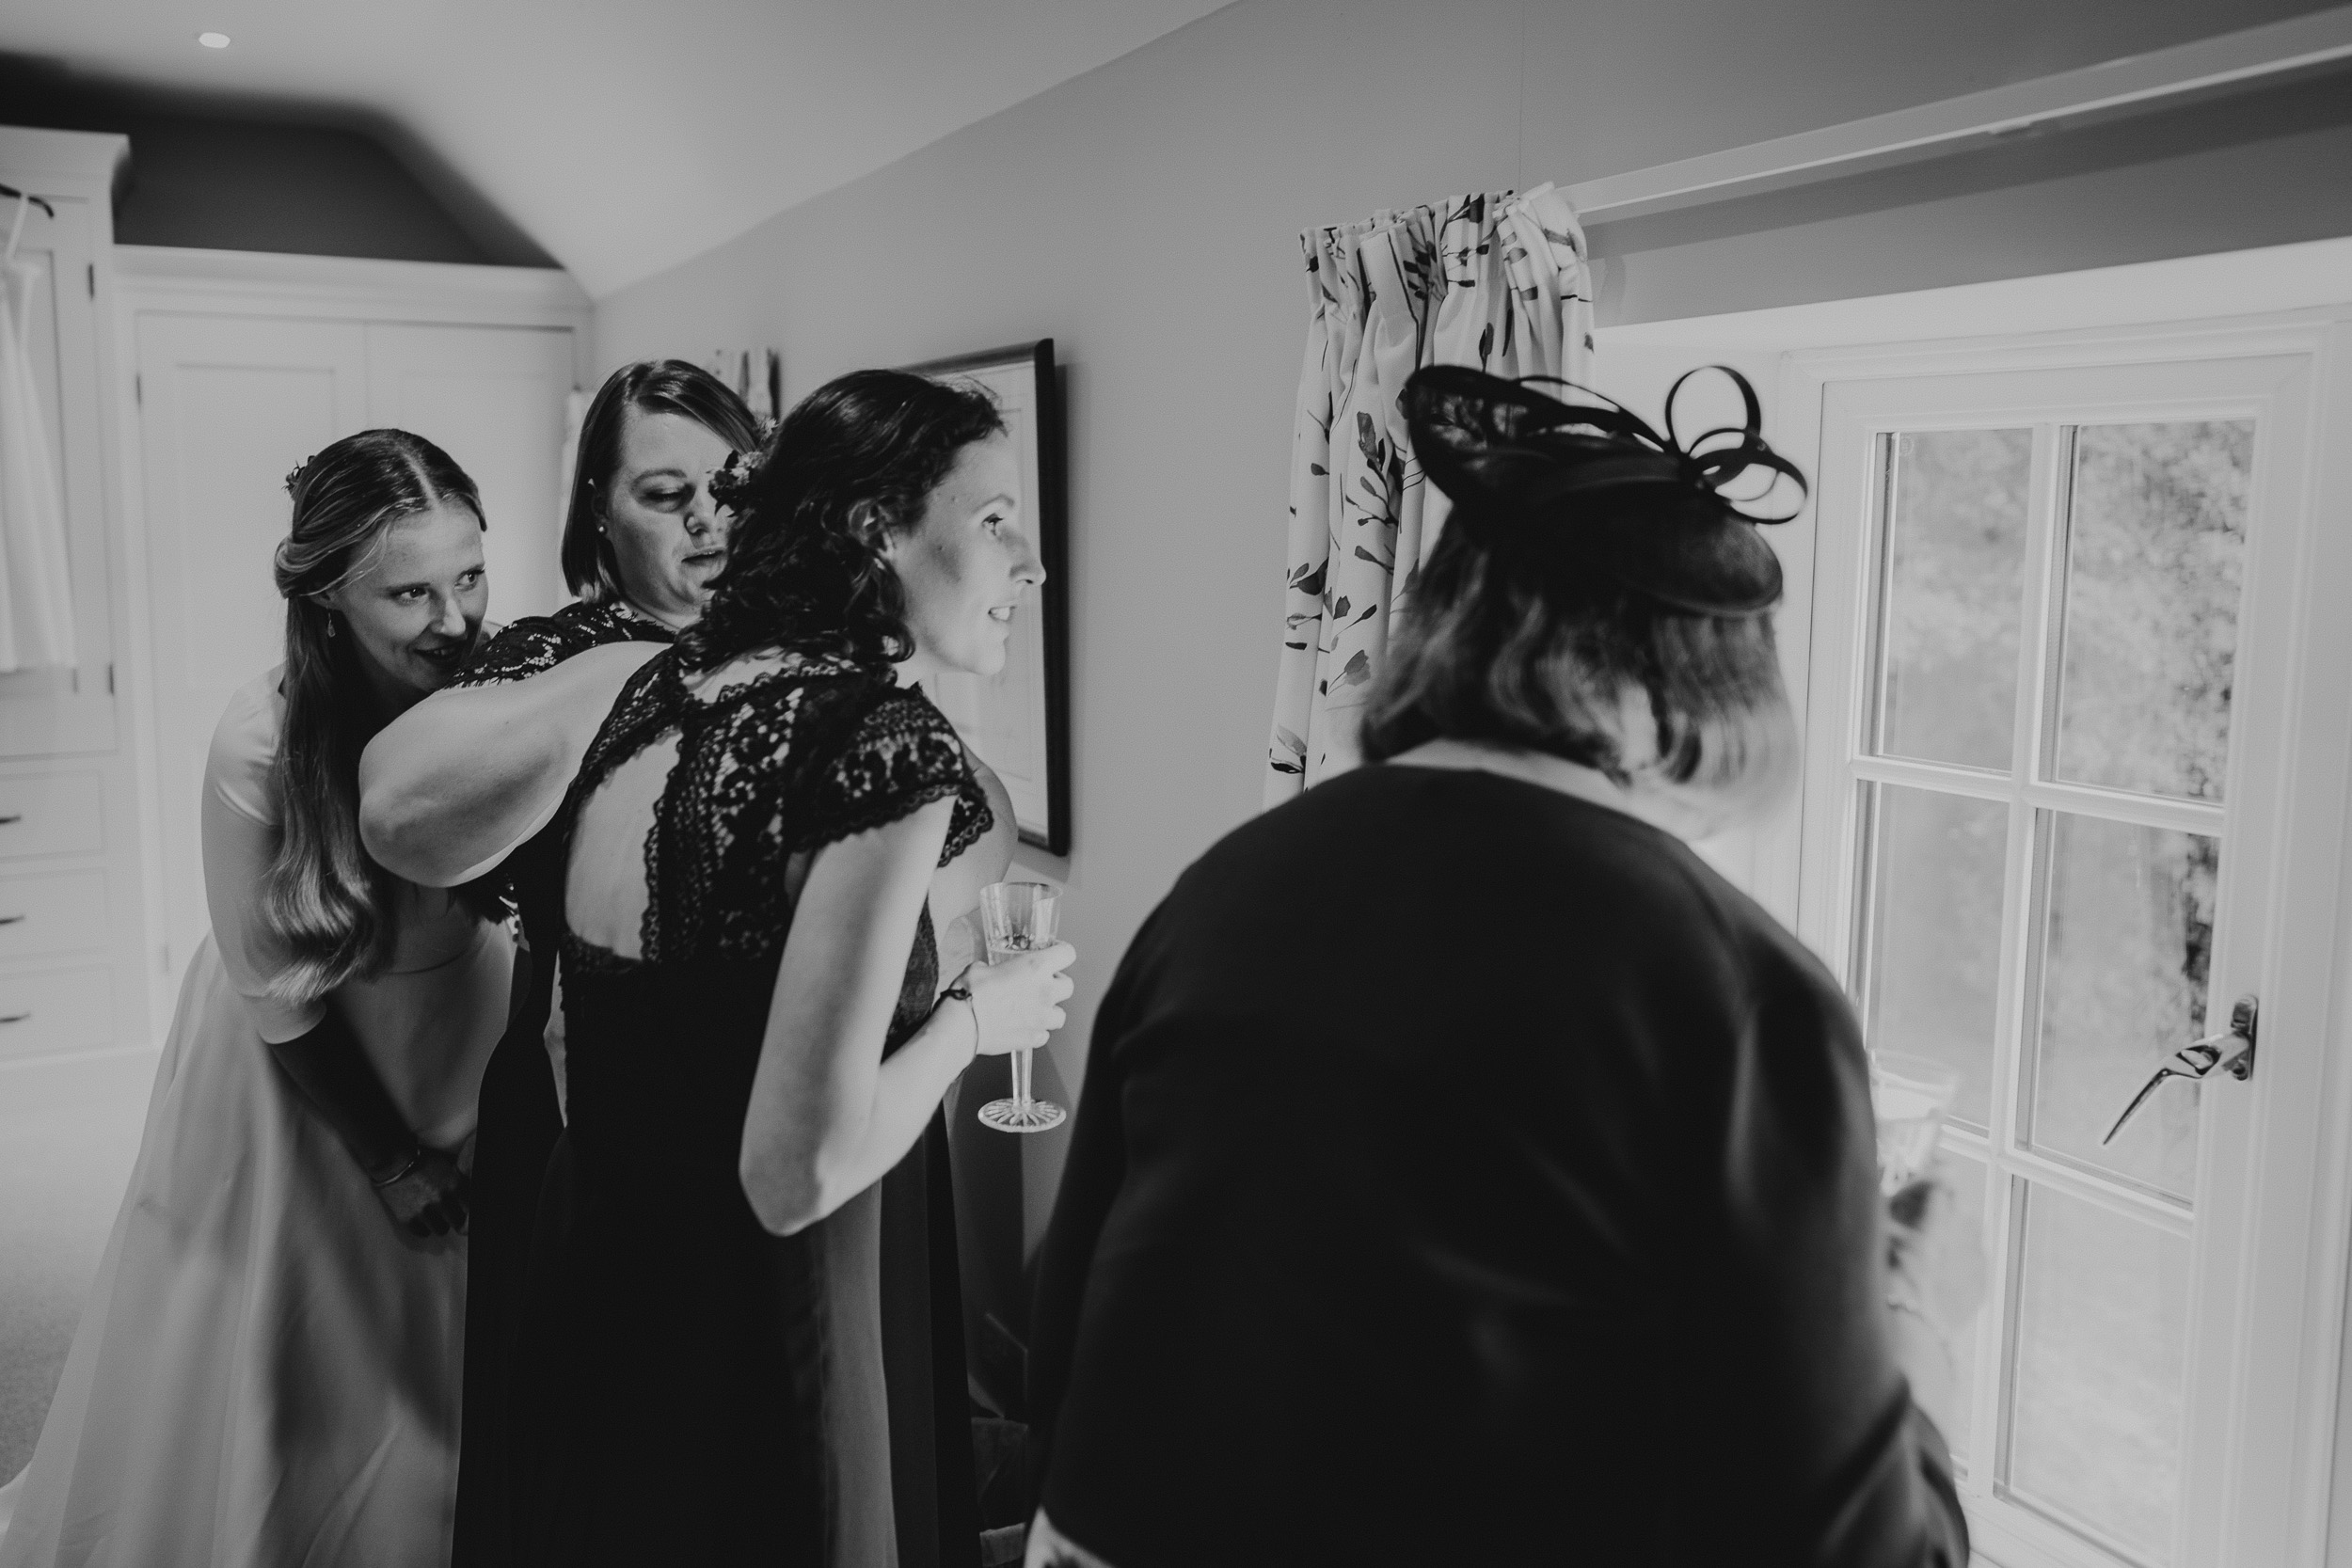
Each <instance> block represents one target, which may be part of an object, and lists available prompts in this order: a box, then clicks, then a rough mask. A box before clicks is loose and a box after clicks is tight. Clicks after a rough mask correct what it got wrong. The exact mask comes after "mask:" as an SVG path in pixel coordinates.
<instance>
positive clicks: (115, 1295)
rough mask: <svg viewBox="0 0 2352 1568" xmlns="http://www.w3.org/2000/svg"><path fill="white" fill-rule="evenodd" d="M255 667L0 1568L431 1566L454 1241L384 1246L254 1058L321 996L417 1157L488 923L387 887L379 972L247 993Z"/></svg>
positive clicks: (439, 1507)
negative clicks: (189, 952)
mask: <svg viewBox="0 0 2352 1568" xmlns="http://www.w3.org/2000/svg"><path fill="white" fill-rule="evenodd" d="M278 677H279V673H278V671H276V670H272V671H270V672H269V673H267V674H265V675H262V677H260V678H258V679H256V680H254V681H252V682H250V683H249V684H247V685H246V687H245V688H244V689H241V690H240V691H238V693H237V694H236V696H235V697H233V698H231V699H230V704H229V708H228V711H227V712H226V713H225V714H224V715H223V716H222V718H221V721H220V727H219V728H218V730H217V731H215V734H214V736H213V748H212V754H211V757H210V759H209V761H208V762H207V764H206V767H205V773H204V802H203V844H204V880H205V896H206V900H207V902H208V903H209V904H210V906H211V910H212V916H213V935H212V936H211V937H210V938H208V939H207V940H206V941H205V942H204V944H203V946H202V947H201V948H200V949H199V951H198V953H197V956H196V958H195V961H194V962H193V963H191V964H190V965H189V968H188V974H187V979H186V981H185V982H184V984H183V986H182V988H181V992H180V1006H179V1010H178V1011H177V1013H175V1014H174V1016H173V1019H172V1025H171V1035H170V1037H169V1039H168V1041H167V1043H166V1045H165V1047H164V1053H163V1060H162V1063H161V1064H160V1066H159V1067H158V1068H157V1069H156V1075H155V1089H154V1095H153V1098H152V1099H151V1101H150V1103H149V1106H148V1113H147V1130H146V1134H145V1138H144V1141H143V1142H142V1144H141V1146H140V1148H139V1158H138V1164H137V1165H136V1167H135V1169H134V1171H133V1173H132V1176H131V1188H130V1192H129V1194H128V1195H127V1196H125V1197H124V1199H123V1204H122V1212H121V1213H120V1214H119V1216H118V1217H117V1218H116V1221H115V1227H114V1233H113V1235H112V1237H111V1238H110V1239H109V1240H108V1242H107V1243H106V1251H105V1256H104V1259H103V1262H102V1263H101V1264H100V1267H99V1272H98V1279H97V1283H96V1285H95V1286H94V1287H93V1288H92V1290H91V1292H90V1299H89V1305H88V1306H87V1307H86V1308H85V1309H84V1311H83V1314H82V1323H81V1327H80V1329H79V1330H78V1332H77V1333H76V1334H75V1335H74V1339H73V1349H72V1354H71V1355H70V1356H69V1357H68V1358H67V1361H66V1367H65V1372H64V1375H63V1377H62V1378H61V1380H60V1381H59V1384H58V1387H57V1393H56V1400H55V1402H53V1403H52V1404H51V1406H50V1410H49V1416H48V1420H47V1424H46V1425H44V1426H43V1427H42V1429H41V1434H40V1446H39V1448H38V1449H36V1450H35V1451H34V1455H33V1462H32V1465H30V1467H29V1468H28V1469H27V1470H26V1472H25V1474H24V1478H23V1481H22V1483H21V1485H20V1487H19V1488H18V1489H17V1490H18V1491H19V1496H18V1497H17V1499H16V1508H15V1511H14V1515H13V1517H12V1519H11V1521H10V1523H9V1526H8V1533H7V1536H6V1537H5V1539H0V1568H85V1565H87V1568H180V1565H182V1564H189V1565H203V1568H231V1565H234V1568H246V1565H250V1568H279V1565H294V1564H301V1565H304V1568H326V1565H334V1568H375V1565H378V1564H381V1565H383V1568H419V1565H431V1564H437V1563H441V1562H445V1561H446V1560H448V1556H449V1538H450V1523H451V1518H452V1511H453V1504H454V1494H455V1486H456V1474H457V1468H456V1466H457V1452H456V1449H457V1416H458V1380H459V1370H460V1365H461V1362H462V1359H463V1356H462V1352H463V1349H464V1332H465V1291H466V1252H465V1243H464V1241H463V1240H462V1239H461V1238H458V1237H445V1238H438V1239H436V1240H432V1241H419V1240H416V1239H415V1238H412V1237H410V1236H408V1235H407V1234H405V1232H403V1231H401V1230H399V1229H397V1228H396V1227H394V1226H393V1224H392V1222H391V1220H390V1218H389V1216H388V1215H387V1214H386V1213H385V1212H384V1209H383V1207H382V1205H380V1204H379V1203H378V1202H377V1201H376V1198H375V1195H374V1193H373V1190H372V1189H371V1188H370V1186H369V1184H368V1179H367V1177H366V1176H365V1175H363V1174H362V1173H361V1172H360V1170H359V1168H358V1165H356V1164H354V1163H353V1161H352V1158H351V1156H350V1154H349V1153H348V1152H346V1151H345V1149H344V1148H343V1146H342V1143H341V1142H340V1141H339V1140H338V1139H337V1137H336V1135H335V1133H334V1131H333V1130H332V1129H331V1128H330V1127H328V1125H327V1124H326V1122H325V1121H324V1120H322V1119H321V1118H320V1117H318V1115H317V1114H316V1113H315V1112H313V1111H312V1110H310V1107H309V1105H308V1104H307V1103H306V1102H305V1101H303V1100H302V1099H301V1098H300V1097H299V1095H298V1094H297V1092H296V1091H295V1090H294V1086H293V1085H292V1084H291V1083H290V1082H289V1080H288V1079H287V1078H286V1077H285V1076H284V1074H283V1073H281V1072H280V1071H279V1070H278V1068H277V1065H276V1063H275V1061H274V1060H273V1059H272V1057H271V1054H270V1052H269V1049H268V1046H267V1044H265V1042H267V1041H282V1040H287V1039H292V1038H294V1037H297V1036H300V1035H303V1034H306V1033H308V1032H309V1031H310V1029H311V1028H313V1027H314V1026H315V1025H316V1024H317V1023H318V1022H319V1021H320V1019H321V1018H322V1017H323V1015H324V1009H325V1008H326V1006H332V1007H333V1008H334V1009H335V1010H336V1012H337V1013H338V1014H339V1015H340V1016H341V1017H342V1019H343V1020H344V1021H345V1022H348V1023H349V1024H350V1026H351V1028H352V1030H353V1032H354V1033H355V1034H356V1035H357V1036H358V1039H359V1042H360V1044H361V1047H362V1048H363V1049H364V1050H365V1051H366V1052H367V1054H368V1057H369V1059H370V1060H371V1061H372V1062H373V1064H374V1066H375V1069H376V1071H377V1072H378V1073H379V1074H380V1075H381V1076H382V1078H383V1080H384V1084H385V1086H386V1087H387V1088H388V1089H389V1091H390V1093H391V1096H392V1099H393V1101H395V1103H397V1104H398V1105H399V1106H400V1108H401V1110H402V1112H403V1114H404V1115H405V1117H407V1120H408V1123H409V1125H410V1126H411V1127H413V1128H415V1129H416V1130H417V1132H418V1133H419V1135H420V1136H421V1137H422V1138H423V1139H424V1140H425V1141H426V1142H428V1143H430V1144H434V1145H437V1146H441V1147H453V1146H456V1145H459V1144H461V1143H463V1142H464V1141H465V1140H466V1139H468V1138H469V1136H470V1135H471V1133H472V1131H473V1117H474V1100H475V1095H476V1092H477V1090H478V1088H479V1086H480V1084H481V1080H482V1069H483V1065H484V1063H485V1061H486V1060H487V1059H488V1056H489V1053H490V1048H491V1047H492V1046H493V1045H494V1044H496V1043H497V1040H498V1037H499V1034H500V1031H501V1029H502V1028H503V1027H504V1024H505V1022H506V1013H507V1007H508V987H509V981H510V977H511V974H512V969H513V964H514V946H513V942H512V940H511V938H510V936H509V934H508V932H507V931H506V929H505V928H504V927H498V926H491V925H488V924H485V922H483V921H481V920H480V919H478V918H476V917H475V916H474V915H473V914H472V913H471V912H469V911H468V909H467V908H466V907H465V906H464V905H462V904H460V903H458V902H457V901H455V900H454V899H453V898H452V897H451V896H450V895H448V894H445V893H441V892H438V891H434V890H428V889H422V888H418V887H413V886H410V885H408V884H406V883H402V884H399V893H398V899H399V902H398V905H397V909H396V916H397V927H398V936H397V941H396V945H395V949H394V955H393V958H392V960H391V962H390V964H389V966H388V967H387V970H386V972H385V973H384V974H380V975H378V976H376V977H375V978H373V979H370V980H360V981H353V982H351V983H349V984H347V985H344V986H342V988H340V989H339V990H336V991H335V992H334V993H333V994H332V995H331V996H330V997H328V998H327V999H326V1002H325V1003H312V1004H310V1005H308V1006H289V1005H287V1004H285V1003H282V1002H278V1001H276V1000H274V999H272V998H271V997H270V996H269V995H268V994H267V985H268V981H269V977H270V975H271V974H272V973H273V972H274V971H275V969H276V968H277V967H278V964H277V960H276V959H274V958H273V957H272V951H271V946H270V943H269V942H268V940H267V938H266V937H265V936H264V935H263V934H262V931H261V930H260V928H259V927H258V924H257V923H256V922H255V921H254V919H253V915H252V911H253V909H254V906H255V904H256V903H257V901H258V893H259V889H260V886H261V880H262V872H263V870H264V868H265V867H266V866H267V865H268V863H269V860H270V857H271V854H272V853H273V852H274V850H275V848H276V847H277V843H278V827H277V824H278V799H277V789H276V781H275V779H274V777H273V770H272V764H273V761H274V759H275V757H276V754H277V751H278V732H279V728H280V726H281V724H282V723H283V721H284V715H285V703H284V700H283V699H282V698H281V697H280V696H279V695H278Z"/></svg>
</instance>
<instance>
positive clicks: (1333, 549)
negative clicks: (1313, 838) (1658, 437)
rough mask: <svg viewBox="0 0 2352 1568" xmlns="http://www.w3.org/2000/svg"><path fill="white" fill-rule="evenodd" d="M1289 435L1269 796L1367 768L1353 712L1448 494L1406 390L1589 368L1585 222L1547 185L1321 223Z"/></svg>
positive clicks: (1578, 376) (1310, 237)
mask: <svg viewBox="0 0 2352 1568" xmlns="http://www.w3.org/2000/svg"><path fill="white" fill-rule="evenodd" d="M1299 238H1300V240H1301V242H1302V243H1303V244H1304V245H1305V247H1306V252H1307V292H1308V297H1309V299H1310V301H1311V305H1312V307H1313V314H1312V316H1311V319H1310V320H1309V322H1308V324H1307V357H1306V362H1305V364H1304V365H1303V366H1302V367H1301V368H1300V371H1299V376H1298V406H1297V412H1296V415H1295V420H1294V423H1293V428H1292V435H1291V498H1290V499H1291V515H1290V552H1289V558H1288V562H1287V571H1286V574H1285V582H1286V584H1287V590H1288V592H1287V593H1286V594H1285V602H1284V605H1283V611H1284V613H1283V620H1282V627H1283V630H1282V661H1281V673H1280V676H1279V680H1278V682H1277V684H1276V687H1275V697H1274V728H1273V736H1272V739H1271V741H1270V743H1269V745H1268V747H1267V764H1268V769H1269V770H1268V772H1267V775H1266V784H1265V803H1266V804H1267V805H1268V806H1276V805H1279V804H1281V803H1282V802H1283V801H1284V800H1289V799H1290V798H1291V797H1292V796H1294V795H1295V794H1297V793H1298V792H1299V791H1300V790H1302V789H1304V788H1306V787H1307V786H1308V785H1310V784H1319V783H1321V782H1322V781H1323V780H1324V779H1326V778H1328V777H1330V776H1331V775H1332V774H1334V773H1341V772H1344V771H1346V770H1347V769H1348V768H1352V767H1354V766H1355V765H1356V760H1357V757H1356V745H1355V717H1356V715H1355V710H1356V709H1357V708H1358V707H1359V706H1360V705H1362V703H1363V700H1364V693H1365V690H1366V689H1367V688H1368V687H1369V686H1370V684H1371V682H1372V676H1373V672H1374V671H1375V670H1376V669H1378V668H1379V664H1380V658H1381V655H1382V654H1383V653H1384V652H1385V651H1386V650H1387V648H1388V644H1389V634H1390V631H1391V628H1392V626H1394V625H1395V623H1396V620H1397V618H1398V617H1400V616H1403V615H1406V614H1409V613H1411V606H1412V594H1413V583H1414V579H1415V578H1417V577H1418V576H1419V574H1420V571H1421V565H1422V562H1424V561H1427V560H1428V559H1429V552H1430V551H1431V550H1432V549H1433V548H1435V547H1436V546H1437V543H1438V531H1439V530H1440V529H1441V528H1442V527H1443V525H1444V521H1445V512H1446V506H1447V501H1446V498H1445V496H1444V495H1443V494H1442V493H1441V492H1440V491H1438V489H1437V488H1436V487H1434V486H1431V485H1424V484H1423V483H1422V477H1421V468H1420V466H1419V465H1418V464H1416V463H1415V462H1414V461H1413V450H1412V443H1411V442H1410V440H1409V439H1408V438H1407V437H1406V431H1405V417H1404V415H1403V414H1402V413H1401V412H1400V411H1399V410H1398V408H1397V401H1396V400H1397V394H1398V393H1399V392H1400V391H1401V390H1402V389H1403V388H1404V386H1405V378H1406V376H1408V375H1410V374H1412V373H1413V372H1414V371H1415V370H1417V369H1419V368H1420V367H1421V366H1422V365H1437V364H1449V365H1475V366H1478V367H1479V368H1480V369H1482V370H1486V371H1490V372H1493V373H1494V374H1496V375H1508V376H1519V375H1556V376H1562V377H1565V378H1566V379H1568V380H1571V381H1581V380H1584V379H1585V378H1586V377H1587V376H1589V375H1590V373H1591V366H1592V351H1593V309H1592V291H1591V288H1590V286H1589V283H1588V275H1587V272H1586V268H1585V255H1586V252H1585V247H1584V230H1583V229H1582V228H1581V226H1580V225H1579V224H1578V223H1577V220H1576V212H1575V210H1574V209H1573V208H1571V207H1570V206H1569V205H1568V201H1567V198H1565V197H1564V196H1562V195H1561V194H1560V193H1559V192H1558V191H1556V190H1554V189H1553V188H1552V187H1551V186H1549V185H1540V186H1538V187H1536V188H1535V189H1534V190H1532V191H1529V192H1527V193H1526V194H1525V195H1523V196H1516V195H1513V194H1512V193H1511V192H1509V191H1504V192H1502V193H1501V194H1499V195H1493V196H1465V197H1462V198H1458V199H1456V200H1454V201H1450V202H1447V203H1445V204H1444V205H1443V206H1440V207H1414V208H1410V209H1408V210H1406V211H1405V212H1401V213H1379V214H1375V215H1374V216H1373V218H1372V220H1371V221H1370V222H1368V223H1351V224H1344V225H1342V226H1340V227H1338V228H1333V229H1311V230H1308V231H1307V232H1306V233H1304V234H1302V235H1300V236H1299Z"/></svg>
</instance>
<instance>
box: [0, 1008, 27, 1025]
mask: <svg viewBox="0 0 2352 1568" xmlns="http://www.w3.org/2000/svg"><path fill="white" fill-rule="evenodd" d="M32 1016H33V1014H32V1011H31V1009H30V1008H27V1009H26V1010H25V1011H24V1012H21V1013H0V1023H22V1022H24V1021H25V1020H26V1019H28V1018H31V1017H32Z"/></svg>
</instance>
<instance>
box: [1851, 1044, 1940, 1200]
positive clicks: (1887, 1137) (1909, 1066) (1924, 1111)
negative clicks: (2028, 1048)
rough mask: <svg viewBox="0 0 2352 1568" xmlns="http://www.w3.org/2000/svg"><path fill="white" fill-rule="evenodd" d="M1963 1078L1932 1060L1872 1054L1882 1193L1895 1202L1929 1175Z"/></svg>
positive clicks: (1894, 1053)
mask: <svg viewBox="0 0 2352 1568" xmlns="http://www.w3.org/2000/svg"><path fill="white" fill-rule="evenodd" d="M1959 1092H1960V1074H1959V1073H1957V1072H1955V1071H1953V1070H1952V1069H1950V1068H1948V1067H1947V1066H1945V1065H1944V1064H1943V1063H1942V1062H1938V1061H1934V1060H1932V1059H1931V1058H1929V1057H1926V1056H1914V1055H1910V1054H1908V1053H1904V1052H1900V1051H1873V1052H1871V1053H1870V1108H1871V1110H1872V1111H1874V1112H1876V1113H1877V1117H1878V1144H1879V1191H1880V1192H1881V1193H1882V1194H1883V1195H1884V1196H1887V1197H1890V1198H1892V1197H1894V1196H1897V1195H1898V1194H1899V1193H1901V1192H1902V1191H1903V1189H1905V1188H1906V1187H1909V1186H1910V1185H1911V1184H1912V1183H1913V1182H1915V1181H1917V1180H1920V1179H1921V1178H1922V1177H1924V1176H1926V1175H1927V1173H1928V1166H1929V1165H1930V1164H1931V1163H1932V1162H1933V1161H1934V1159H1935V1146H1936V1142H1937V1138H1938V1134H1939V1133H1940V1132H1942V1130H1943V1127H1944V1113H1945V1112H1946V1111H1947V1110H1948V1109H1949V1108H1950V1106H1951V1103H1952V1100H1953V1098H1954V1097H1955V1096H1956V1095H1957V1094H1958V1093H1959Z"/></svg>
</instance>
